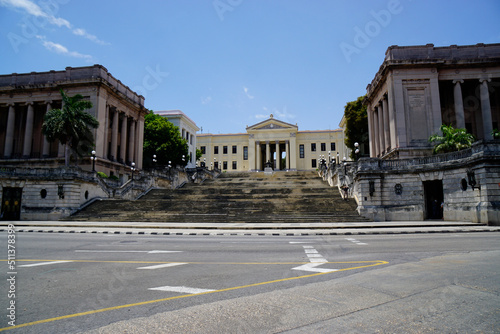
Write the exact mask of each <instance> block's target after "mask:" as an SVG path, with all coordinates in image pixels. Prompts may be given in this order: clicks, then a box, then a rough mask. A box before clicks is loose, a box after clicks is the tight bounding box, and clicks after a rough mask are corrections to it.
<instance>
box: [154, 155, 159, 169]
mask: <svg viewBox="0 0 500 334" xmlns="http://www.w3.org/2000/svg"><path fill="white" fill-rule="evenodd" d="M157 162H158V160H156V154H153V168H156V163H157Z"/></svg>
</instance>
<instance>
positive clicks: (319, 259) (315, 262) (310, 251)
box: [292, 246, 338, 273]
mask: <svg viewBox="0 0 500 334" xmlns="http://www.w3.org/2000/svg"><path fill="white" fill-rule="evenodd" d="M302 247H304V252H305V253H306V255H307V257H308V258H309V261H310V263H306V264H303V265H301V266H298V267H295V268H292V270H304V271H313V272H317V273H330V272H333V271H337V270H338V269H327V268H316V267H317V266H320V265H322V264H324V263H327V262H328V260H326V259H325V258H324V257H323V255H321V254H319V253H318V251H317V250H316V249H314V248H313V246H302Z"/></svg>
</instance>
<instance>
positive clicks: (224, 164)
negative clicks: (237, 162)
mask: <svg viewBox="0 0 500 334" xmlns="http://www.w3.org/2000/svg"><path fill="white" fill-rule="evenodd" d="M222 169H224V170H227V161H224V162H223V163H222Z"/></svg>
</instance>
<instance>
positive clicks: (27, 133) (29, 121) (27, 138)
mask: <svg viewBox="0 0 500 334" xmlns="http://www.w3.org/2000/svg"><path fill="white" fill-rule="evenodd" d="M26 104H27V105H28V112H27V114H26V125H25V128H24V145H23V158H29V157H30V156H31V146H32V145H31V144H32V141H33V120H34V118H35V110H34V109H33V102H26Z"/></svg>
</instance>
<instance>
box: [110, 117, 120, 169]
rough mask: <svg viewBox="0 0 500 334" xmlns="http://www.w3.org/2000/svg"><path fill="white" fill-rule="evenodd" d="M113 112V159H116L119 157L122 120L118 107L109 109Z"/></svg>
mask: <svg viewBox="0 0 500 334" xmlns="http://www.w3.org/2000/svg"><path fill="white" fill-rule="evenodd" d="M109 110H110V112H111V113H112V114H113V123H112V124H111V152H110V154H111V160H113V161H116V160H117V159H118V123H119V121H120V114H119V113H118V110H116V108H113V111H111V108H110V109H109Z"/></svg>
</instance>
